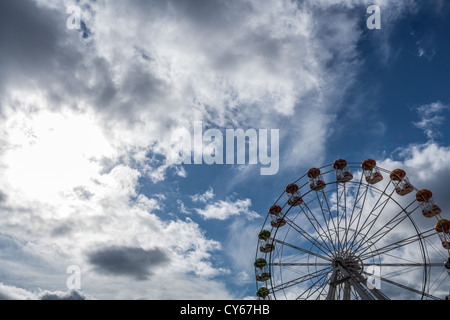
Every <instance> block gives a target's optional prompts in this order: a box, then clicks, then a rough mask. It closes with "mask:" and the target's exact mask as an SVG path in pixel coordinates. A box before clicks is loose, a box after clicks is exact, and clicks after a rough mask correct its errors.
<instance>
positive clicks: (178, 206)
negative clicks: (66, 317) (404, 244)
mask: <svg viewBox="0 0 450 320" xmlns="http://www.w3.org/2000/svg"><path fill="white" fill-rule="evenodd" d="M374 4H375V5H377V6H379V8H380V29H370V28H368V26H367V20H368V19H369V18H370V17H371V14H368V13H367V8H368V7H369V6H370V5H374ZM73 6H75V7H73ZM74 8H75V9H74ZM77 10H78V11H77ZM78 17H79V20H77V18H78ZM449 17H450V4H449V3H448V1H444V0H420V1H419V0H401V1H400V0H399V1H396V0H370V1H366V0H361V1H356V0H304V1H300V0H299V1H290V0H267V1H263V2H261V1H256V0H228V1H223V0H222V1H221V0H185V1H174V0H164V1H152V0H127V1H125V0H116V1H106V0H95V1H94V0H90V1H88V0H79V1H75V0H72V1H66V0H14V1H13V0H2V1H1V2H0V48H1V49H0V248H1V250H0V298H2V299H52V298H53V299H54V298H60V299H186V298H189V299H247V298H254V297H255V290H256V289H255V274H254V267H253V262H254V259H255V251H256V247H257V235H258V232H259V231H260V230H261V228H262V226H263V225H264V221H265V219H266V216H267V212H268V208H270V206H271V205H272V204H274V203H275V201H276V200H277V198H278V197H279V195H280V194H281V193H282V192H283V191H284V188H285V186H286V185H287V184H288V183H290V182H292V181H295V180H296V179H297V178H299V177H300V176H302V175H304V174H305V173H306V172H307V170H308V169H309V168H311V167H320V166H323V165H327V164H330V163H333V161H334V160H335V159H338V158H344V159H346V160H347V161H349V162H361V161H363V160H364V159H367V158H372V159H375V160H376V161H377V164H379V166H380V167H382V168H385V169H387V170H393V169H395V168H398V167H401V168H404V169H405V171H406V172H407V175H408V177H409V179H410V180H411V182H412V183H413V184H414V185H415V186H416V185H417V186H419V189H420V188H427V189H430V190H432V191H433V195H434V198H435V199H436V201H437V202H439V206H440V207H441V208H442V212H443V213H442V215H443V216H444V217H447V218H448V213H446V212H448V210H450V200H449V199H450V198H449V197H448V190H449V188H450V182H449V181H450V167H449V165H448V164H449V163H450V140H449V137H450V126H449V125H448V121H449V120H448V118H449V115H450V114H449V112H450V95H449V85H450V60H449V59H448V57H450V33H449V30H450V19H449ZM196 128H197V129H196ZM227 130H234V132H237V130H243V131H246V132H252V133H253V134H254V135H255V136H256V137H257V138H258V141H259V142H260V144H259V145H253V148H256V149H258V150H257V151H258V153H257V155H258V156H257V157H255V158H254V159H253V160H251V157H250V156H248V157H247V158H245V159H244V161H243V163H239V161H238V158H239V150H238V147H237V146H236V148H235V149H233V147H231V148H230V149H226V152H225V153H223V154H222V156H220V155H221V154H220V153H218V152H219V149H220V150H222V148H219V147H224V150H225V146H226V144H227V143H229V142H230V139H227V137H228V136H227ZM180 132H183V133H184V136H183V137H186V136H188V137H189V138H192V140H191V139H181V140H180V139H179V135H177V134H179V133H180ZM199 132H200V133H199ZM196 133H197V134H196ZM203 133H205V135H203V139H204V143H203V157H201V155H202V142H201V141H202V140H201V139H202V134H203ZM189 134H190V135H189ZM198 137H200V138H199V139H200V140H198ZM264 137H265V138H266V139H264ZM196 139H197V140H196ZM231 140H232V139H231ZM192 141H193V142H192ZM195 141H200V144H199V143H195ZM232 141H233V140H232ZM261 141H263V142H264V141H265V142H267V148H266V149H264V147H265V145H264V144H261ZM248 144H249V145H250V142H249V143H248ZM199 147H200V149H199ZM208 148H211V149H208ZM180 150H184V151H186V150H188V151H190V150H191V151H192V159H191V158H190V157H186V158H184V159H185V160H186V159H188V158H189V159H190V160H192V161H184V162H180V161H177V157H176V156H175V157H174V154H175V155H177V154H178V155H179V151H180ZM199 150H200V152H199ZM205 150H206V151H205ZM264 150H265V151H266V153H265V155H266V157H263V156H264V152H262V151H264ZM208 151H209V153H208ZM231 151H235V153H237V157H236V159H234V158H233V154H232V152H231ZM190 154H191V153H190V152H189V155H190ZM230 154H231V155H230ZM261 154H262V155H263V156H262V155H261ZM184 155H186V153H184ZM244 155H245V154H244ZM228 157H230V158H228ZM178 160H179V159H178ZM195 160H197V161H195ZM220 160H222V161H220ZM228 160H229V161H228ZM187 162H190V163H187ZM269 167H271V168H272V169H271V170H267V171H264V170H263V169H264V168H269ZM263 172H265V174H263ZM417 220H418V224H419V225H420V226H422V227H423V228H426V227H427V224H429V225H431V227H432V226H433V225H434V223H431V222H430V221H429V220H425V219H423V217H419V218H417ZM434 239H435V241H438V238H437V236H436V237H435V238H434ZM444 254H446V253H445V252H444ZM73 266H75V269H73V268H72V269H71V268H70V267H73ZM68 268H69V269H68ZM68 270H76V272H75V273H76V274H78V275H79V279H80V283H79V286H78V287H77V288H76V289H73V288H72V287H71V286H70V285H69V282H70V281H72V280H73V279H74V278H72V276H73V274H72V273H71V271H70V272H68ZM444 286H445V284H444ZM447 287H448V286H447ZM444 291H446V289H445V288H444Z"/></svg>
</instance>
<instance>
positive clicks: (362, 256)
mask: <svg viewBox="0 0 450 320" xmlns="http://www.w3.org/2000/svg"><path fill="white" fill-rule="evenodd" d="M434 234H435V233H434V228H433V229H429V230H427V231H424V232H422V233H420V234H415V235H413V236H410V237H408V238H405V239H402V240H399V241H396V242H393V243H390V244H388V245H385V246H383V247H380V248H378V249H376V250H374V252H370V253H366V254H360V255H359V257H360V259H361V260H363V261H364V260H367V259H372V258H374V257H375V256H378V255H383V254H386V253H387V252H389V251H392V250H395V249H398V248H401V247H405V246H407V245H409V244H411V243H414V242H416V241H421V240H423V239H425V238H428V237H431V236H433V235H434Z"/></svg>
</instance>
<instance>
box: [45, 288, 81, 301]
mask: <svg viewBox="0 0 450 320" xmlns="http://www.w3.org/2000/svg"><path fill="white" fill-rule="evenodd" d="M38 299H39V300H86V299H87V297H86V295H85V294H84V293H82V292H80V291H78V290H71V291H68V292H62V291H55V292H51V291H43V292H41V293H40V294H39V295H38Z"/></svg>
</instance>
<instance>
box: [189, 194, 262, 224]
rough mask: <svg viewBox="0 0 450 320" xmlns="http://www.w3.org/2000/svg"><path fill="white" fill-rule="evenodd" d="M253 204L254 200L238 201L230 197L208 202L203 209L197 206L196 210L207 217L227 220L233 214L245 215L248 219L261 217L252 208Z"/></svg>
mask: <svg viewBox="0 0 450 320" xmlns="http://www.w3.org/2000/svg"><path fill="white" fill-rule="evenodd" d="M251 205H252V201H251V200H250V199H242V200H236V201H233V200H230V199H228V200H226V201H223V200H220V201H217V202H215V203H212V204H208V205H206V207H205V208H203V209H199V208H197V209H196V211H197V213H198V214H199V215H201V216H203V218H205V219H218V220H226V219H228V218H230V217H231V216H239V215H243V216H245V217H246V218H247V219H253V218H256V217H259V215H258V213H256V212H255V211H252V210H250V206H251Z"/></svg>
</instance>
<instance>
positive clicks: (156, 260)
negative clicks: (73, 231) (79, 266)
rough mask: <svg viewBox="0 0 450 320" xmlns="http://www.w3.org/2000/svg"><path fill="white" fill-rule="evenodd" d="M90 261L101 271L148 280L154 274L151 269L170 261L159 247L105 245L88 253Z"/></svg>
mask: <svg viewBox="0 0 450 320" xmlns="http://www.w3.org/2000/svg"><path fill="white" fill-rule="evenodd" d="M88 261H89V262H90V263H91V264H93V265H95V268H96V270H97V271H98V272H100V273H108V274H112V275H119V276H120V275H122V276H123V275H125V276H132V277H134V278H136V279H137V280H146V279H148V277H149V276H151V275H152V271H151V270H149V269H152V268H156V267H158V266H161V265H164V264H166V263H168V262H169V261H170V260H169V258H168V257H167V255H166V254H165V253H164V251H162V250H161V249H159V248H156V249H151V250H144V249H142V248H130V247H124V246H122V247H103V248H101V249H99V250H97V251H93V252H91V253H88Z"/></svg>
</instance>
